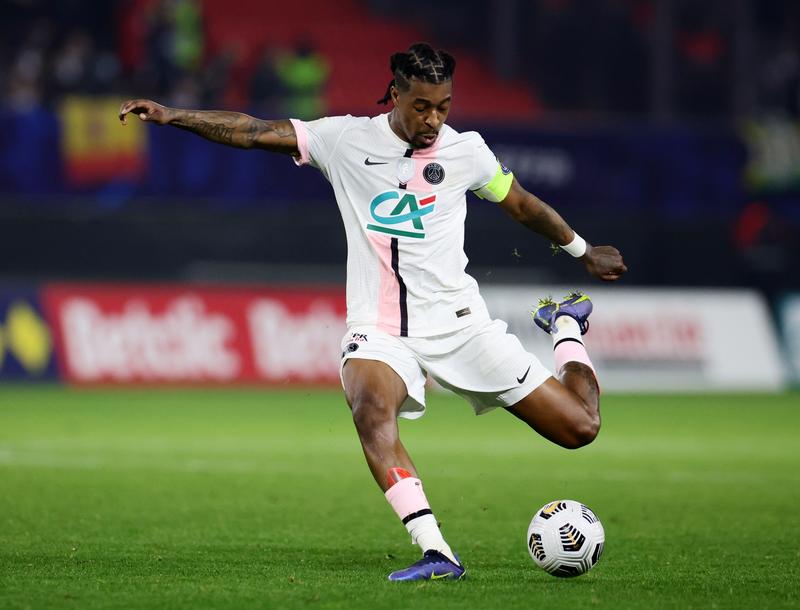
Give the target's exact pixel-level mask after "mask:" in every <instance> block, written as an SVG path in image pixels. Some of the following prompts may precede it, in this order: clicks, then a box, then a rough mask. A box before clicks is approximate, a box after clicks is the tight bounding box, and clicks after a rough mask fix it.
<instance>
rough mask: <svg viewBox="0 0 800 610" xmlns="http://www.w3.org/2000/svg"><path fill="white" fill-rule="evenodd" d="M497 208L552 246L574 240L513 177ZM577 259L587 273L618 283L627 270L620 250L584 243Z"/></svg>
mask: <svg viewBox="0 0 800 610" xmlns="http://www.w3.org/2000/svg"><path fill="white" fill-rule="evenodd" d="M500 206H501V207H502V208H503V209H504V210H505V211H506V212H508V213H509V214H510V215H511V217H512V218H514V220H516V221H517V222H519V223H521V224H523V225H525V226H526V227H528V228H529V229H531V230H532V231H536V232H537V233H539V235H543V236H544V237H546V238H547V239H549V240H550V241H551V242H553V243H554V244H557V245H559V246H565V245H567V244H569V243H570V242H571V241H572V240H573V238H574V237H575V231H573V230H572V229H571V228H570V226H569V225H568V224H567V223H566V221H565V220H564V219H563V218H561V216H560V215H559V214H558V212H556V211H555V210H554V209H553V208H551V207H550V206H549V205H547V204H546V203H545V202H544V201H542V200H541V199H539V198H538V197H536V196H535V195H532V194H531V193H529V192H528V191H526V190H525V189H524V188H522V186H520V184H519V182H517V180H516V178H515V179H514V182H513V183H512V185H511V190H510V191H509V192H508V195H506V198H505V199H503V200H502V201H501V202H500ZM580 260H581V261H582V262H583V264H584V265H585V266H586V270H587V271H588V272H589V273H591V274H592V275H593V276H595V277H598V278H600V279H601V280H606V281H613V280H617V279H619V277H620V276H621V275H622V274H623V273H625V272H626V271H627V270H628V268H627V267H626V266H625V263H624V262H623V260H622V255H621V254H620V253H619V250H617V249H616V248H615V247H613V246H592V245H590V244H588V243H587V244H586V253H585V254H584V255H583V256H581V257H580Z"/></svg>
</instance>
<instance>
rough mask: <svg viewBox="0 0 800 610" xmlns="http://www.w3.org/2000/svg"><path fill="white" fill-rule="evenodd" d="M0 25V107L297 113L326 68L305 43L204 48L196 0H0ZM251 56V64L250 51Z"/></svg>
mask: <svg viewBox="0 0 800 610" xmlns="http://www.w3.org/2000/svg"><path fill="white" fill-rule="evenodd" d="M4 4H7V5H8V6H7V8H6V7H4V14H3V19H2V21H0V92H1V93H0V106H5V107H8V108H12V109H16V110H25V109H30V108H36V107H41V106H44V107H54V105H55V104H57V102H58V101H59V100H60V99H62V98H63V97H64V96H65V95H75V94H77V95H99V94H103V95H114V96H125V95H134V94H135V95H138V96H147V97H152V98H155V99H158V100H160V101H163V102H164V103H167V104H172V105H176V106H182V107H204V108H209V107H222V106H225V107H240V108H251V109H253V110H256V111H259V112H262V113H264V114H268V115H277V114H280V115H284V114H285V115H290V116H297V117H300V118H312V117H315V116H319V115H320V114H322V113H323V112H324V110H325V105H324V89H325V84H326V82H327V79H328V73H329V67H328V65H327V62H326V61H325V58H324V57H322V56H321V55H320V54H318V53H316V52H315V50H314V47H313V44H312V43H311V42H309V41H299V42H298V43H297V44H296V45H295V46H294V47H292V48H278V47H271V46H265V47H264V48H263V49H261V50H260V51H258V52H256V53H255V54H253V53H248V54H247V55H245V53H244V52H243V49H241V48H238V47H235V46H230V47H226V48H222V49H214V50H211V49H209V48H207V45H206V40H205V27H204V21H203V13H202V2H200V1H199V0H143V1H142V0H104V1H103V2H88V1H86V0H61V1H52V0H8V1H7V2H6V3H4ZM253 55H254V56H255V57H257V61H251V60H250V59H249V58H250V57H251V56H253Z"/></svg>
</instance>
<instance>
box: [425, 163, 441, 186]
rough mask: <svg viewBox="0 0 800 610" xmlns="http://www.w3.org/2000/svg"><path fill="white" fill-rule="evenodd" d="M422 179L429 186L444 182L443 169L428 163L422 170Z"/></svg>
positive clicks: (436, 164)
mask: <svg viewBox="0 0 800 610" xmlns="http://www.w3.org/2000/svg"><path fill="white" fill-rule="evenodd" d="M422 177H423V178H425V181H426V182H428V183H429V184H441V183H442V180H444V168H443V167H442V166H441V165H439V164H438V163H428V165H426V166H425V169H423V170H422Z"/></svg>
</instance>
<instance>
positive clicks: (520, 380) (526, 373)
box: [517, 365, 531, 383]
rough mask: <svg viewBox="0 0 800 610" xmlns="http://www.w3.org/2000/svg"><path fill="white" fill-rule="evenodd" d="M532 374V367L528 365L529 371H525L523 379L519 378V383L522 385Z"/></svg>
mask: <svg viewBox="0 0 800 610" xmlns="http://www.w3.org/2000/svg"><path fill="white" fill-rule="evenodd" d="M530 372H531V367H530V365H528V370H527V371H525V374H524V375H523V376H522V377H517V383H522V382H523V381H525V379H527V377H528V373H530Z"/></svg>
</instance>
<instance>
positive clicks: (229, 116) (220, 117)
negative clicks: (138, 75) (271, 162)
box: [170, 110, 297, 154]
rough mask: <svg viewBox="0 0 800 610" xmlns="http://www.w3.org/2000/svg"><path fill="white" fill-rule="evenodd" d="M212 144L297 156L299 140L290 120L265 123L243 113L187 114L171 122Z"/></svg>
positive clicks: (195, 112)
mask: <svg viewBox="0 0 800 610" xmlns="http://www.w3.org/2000/svg"><path fill="white" fill-rule="evenodd" d="M170 123H171V124H172V125H174V126H175V127H178V128H180V129H184V130H186V131H191V132H192V133H196V134H197V135H200V136H202V137H204V138H206V139H208V140H211V141H212V142H218V143H220V144H227V145H229V146H236V147H238V148H263V149H266V150H271V151H274V152H283V153H288V154H294V153H295V152H296V151H297V141H296V140H295V132H294V128H293V127H292V124H291V123H290V122H289V121H288V120H278V121H265V120H262V119H256V118H254V117H251V116H249V115H246V114H241V113H239V112H225V111H219V110H209V111H186V112H183V113H181V114H180V115H179V116H178V117H176V118H175V119H173V120H172V121H171V122H170Z"/></svg>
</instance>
